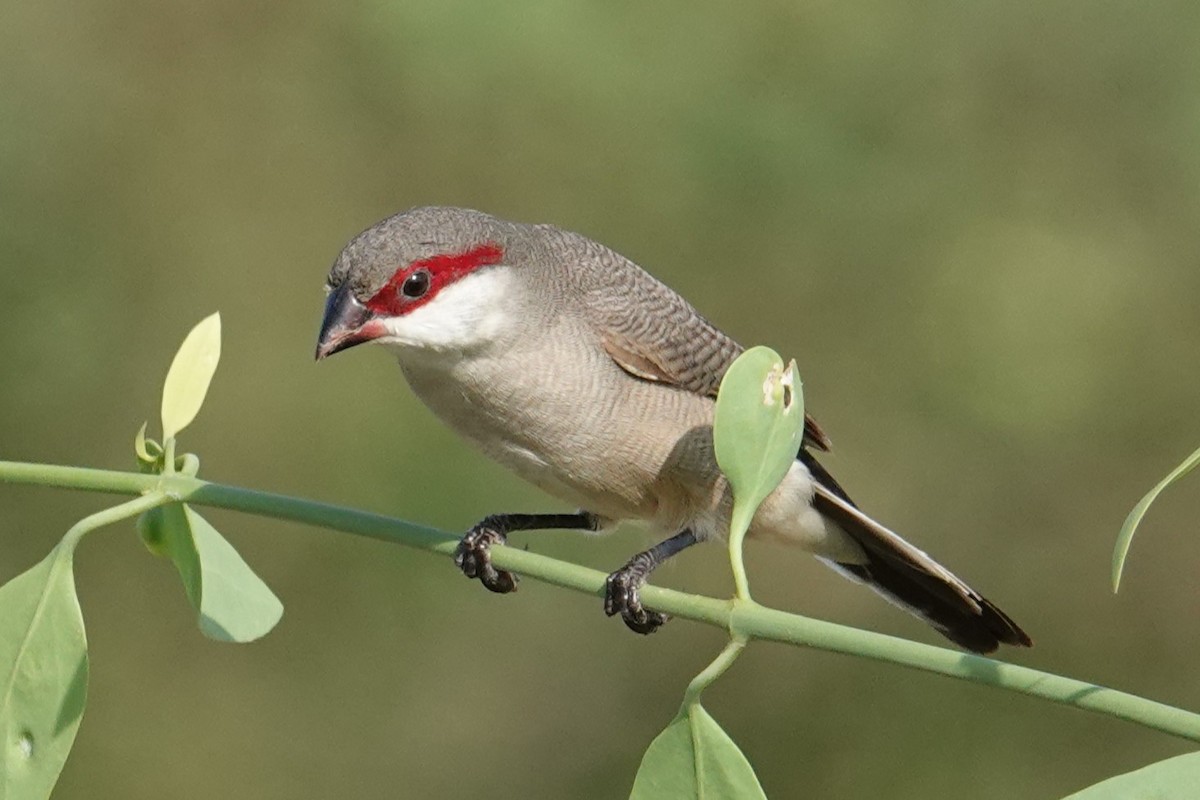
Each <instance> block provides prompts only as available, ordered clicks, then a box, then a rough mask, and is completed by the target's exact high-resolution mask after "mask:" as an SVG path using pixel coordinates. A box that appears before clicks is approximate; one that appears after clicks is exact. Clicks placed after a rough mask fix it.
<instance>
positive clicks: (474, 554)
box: [454, 511, 600, 594]
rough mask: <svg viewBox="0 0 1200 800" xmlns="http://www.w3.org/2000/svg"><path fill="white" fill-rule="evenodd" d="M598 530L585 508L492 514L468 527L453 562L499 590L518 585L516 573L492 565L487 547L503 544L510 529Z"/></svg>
mask: <svg viewBox="0 0 1200 800" xmlns="http://www.w3.org/2000/svg"><path fill="white" fill-rule="evenodd" d="M549 529H557V530H588V531H598V530H600V518H599V517H597V516H596V515H595V514H591V513H589V512H587V511H580V512H578V513H575V514H493V515H492V516H490V517H488V518H487V519H484V520H483V521H481V522H479V523H478V524H476V525H475V526H474V527H473V528H471V530H469V531H467V533H466V535H465V536H463V538H462V540H461V541H460V542H459V543H458V549H457V550H456V551H455V552H454V563H455V565H456V566H457V567H458V568H459V569H461V570H462V571H463V574H464V575H466V576H467V577H468V578H479V582H480V583H482V584H483V585H484V586H486V587H487V588H488V589H491V590H492V591H493V592H497V593H499V594H506V593H508V592H514V591H516V589H517V576H516V575H514V574H512V573H511V572H508V571H507V570H498V569H496V568H495V567H493V566H492V554H491V552H490V548H491V546H492V545H493V544H497V543H499V544H504V543H505V542H507V541H508V534H510V533H512V532H513V531H536V530H549Z"/></svg>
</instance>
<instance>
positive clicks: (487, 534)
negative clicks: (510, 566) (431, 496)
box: [454, 519, 517, 594]
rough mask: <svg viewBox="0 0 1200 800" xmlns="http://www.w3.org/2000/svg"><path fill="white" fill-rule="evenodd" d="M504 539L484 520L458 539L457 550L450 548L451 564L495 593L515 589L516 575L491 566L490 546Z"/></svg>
mask: <svg viewBox="0 0 1200 800" xmlns="http://www.w3.org/2000/svg"><path fill="white" fill-rule="evenodd" d="M507 541H508V537H507V536H505V535H504V532H503V531H501V530H497V529H496V528H495V527H492V526H490V525H489V524H488V520H486V519H485V520H484V521H483V522H481V523H479V524H478V525H476V526H475V527H474V528H471V530H469V531H467V534H466V535H465V536H463V537H462V540H461V541H459V543H458V549H457V550H455V551H454V564H455V566H457V567H458V568H459V569H461V570H462V572H463V574H464V575H466V576H467V577H468V578H479V582H480V583H482V584H483V585H484V586H486V587H487V588H488V589H490V590H491V591H493V592H496V593H497V594H508V593H509V592H515V591H516V590H517V576H516V575H514V574H513V573H511V572H508V571H507V570H503V569H499V570H498V569H496V568H495V567H493V566H492V553H491V547H492V545H494V544H504V543H505V542H507Z"/></svg>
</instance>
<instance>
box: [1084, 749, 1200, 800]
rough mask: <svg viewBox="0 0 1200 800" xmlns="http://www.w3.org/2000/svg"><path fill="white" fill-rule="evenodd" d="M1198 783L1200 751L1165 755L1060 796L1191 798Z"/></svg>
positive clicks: (1095, 799) (1102, 799) (1116, 799)
mask: <svg viewBox="0 0 1200 800" xmlns="http://www.w3.org/2000/svg"><path fill="white" fill-rule="evenodd" d="M1197 786H1200V753H1188V754H1187V755H1183V756H1175V757H1174V758H1168V759H1167V760H1166V761H1159V762H1158V763H1157V764H1151V765H1150V766H1148V767H1142V768H1141V769H1139V770H1135V771H1133V772H1127V773H1125V774H1124V775H1118V776H1117V777H1115V778H1109V779H1108V780H1106V781H1101V782H1100V783H1097V784H1095V785H1094V786H1089V787H1088V788H1086V789H1084V790H1083V791H1081V792H1076V793H1075V794H1073V795H1070V796H1069V797H1066V798H1064V799H1063V800H1130V798H1145V800H1193V798H1195V797H1196V787H1197Z"/></svg>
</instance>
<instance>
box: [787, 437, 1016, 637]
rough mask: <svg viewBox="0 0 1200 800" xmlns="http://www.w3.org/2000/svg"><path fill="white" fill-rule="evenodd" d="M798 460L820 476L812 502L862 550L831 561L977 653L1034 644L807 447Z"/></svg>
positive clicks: (1001, 613) (946, 635) (814, 475)
mask: <svg viewBox="0 0 1200 800" xmlns="http://www.w3.org/2000/svg"><path fill="white" fill-rule="evenodd" d="M800 460H801V461H802V462H803V463H804V465H805V466H806V467H808V470H809V472H810V473H811V474H812V476H813V479H814V481H815V482H816V484H817V486H816V491H815V493H814V495H813V505H814V506H815V507H816V509H817V510H818V511H819V512H821V514H822V515H823V516H825V517H826V518H828V519H829V520H830V521H832V522H834V523H835V524H836V525H837V526H838V527H839V528H841V529H842V530H843V531H845V532H846V533H847V534H848V535H849V536H850V537H851V538H852V539H853V540H854V541H855V542H856V543H857V544H858V545H859V546H860V547H861V548H862V550H863V552H864V554H865V555H866V560H865V562H864V563H861V564H852V563H835V562H828V563H830V565H831V566H833V567H834V568H836V569H837V570H839V571H840V572H842V573H843V574H845V575H847V576H848V577H851V578H854V579H855V580H859V581H862V582H863V583H865V584H867V585H868V586H870V587H871V588H872V589H874V590H875V591H877V592H879V593H880V594H882V595H883V596H884V597H885V598H887V599H888V600H891V601H892V602H894V603H896V604H897V605H899V606H901V607H903V608H904V609H906V610H908V611H910V612H912V613H913V614H916V615H917V616H919V617H921V618H922V619H924V620H925V621H926V622H928V623H929V624H930V625H932V626H933V627H934V628H935V629H937V631H938V632H939V633H941V634H942V635H943V636H945V637H946V638H947V639H949V640H950V641H952V642H954V643H955V644H957V645H959V646H960V647H963V648H966V649H967V650H971V651H973V652H976V653H990V652H992V651H993V650H995V649H996V648H998V647H999V646H1000V645H1001V644H1010V645H1016V646H1018V647H1030V646H1032V645H1033V640H1031V639H1030V638H1029V635H1028V634H1027V633H1025V631H1023V630H1021V627H1020V626H1019V625H1017V624H1016V623H1015V622H1013V620H1012V619H1011V618H1010V617H1009V616H1008V615H1007V614H1005V613H1004V612H1003V611H1001V610H1000V609H999V608H998V607H996V606H995V605H994V604H993V603H991V602H990V601H989V600H988V599H987V598H985V597H983V596H982V595H980V594H979V593H978V592H976V591H974V590H973V589H971V587H969V586H967V585H966V584H965V583H963V582H962V581H961V580H959V579H958V578H957V577H956V576H955V575H954V574H952V573H951V572H950V571H949V570H947V569H946V568H945V567H942V566H941V565H940V564H938V563H937V562H936V561H934V560H933V559H931V558H930V557H929V556H928V555H926V554H925V553H924V552H922V551H921V550H919V549H917V548H916V547H914V546H912V545H911V544H909V543H908V542H906V541H904V540H903V539H901V538H900V537H899V536H897V535H896V534H894V533H892V532H891V531H890V530H888V529H887V528H884V527H883V526H882V525H880V524H879V523H877V522H875V521H874V520H872V519H871V518H870V517H868V516H866V515H865V514H863V513H862V512H861V511H859V510H858V508H857V507H856V506H855V505H854V502H853V501H852V500H851V499H850V498H849V496H848V495H847V494H846V492H845V490H843V489H842V487H841V486H839V485H838V483H837V481H835V480H834V479H833V477H832V476H831V475H830V474H829V473H828V472H827V471H826V470H825V468H824V467H822V466H821V465H820V464H819V463H818V462H817V460H816V459H815V458H814V457H813V456H812V455H811V454H810V453H808V452H806V451H801V453H800Z"/></svg>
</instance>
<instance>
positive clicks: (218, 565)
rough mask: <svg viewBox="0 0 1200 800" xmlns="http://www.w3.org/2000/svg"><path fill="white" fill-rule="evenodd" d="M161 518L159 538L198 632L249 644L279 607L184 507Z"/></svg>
mask: <svg viewBox="0 0 1200 800" xmlns="http://www.w3.org/2000/svg"><path fill="white" fill-rule="evenodd" d="M159 510H161V511H162V512H163V514H162V516H161V518H160V520H159V521H158V524H159V532H160V535H161V536H162V538H163V540H164V541H165V542H166V549H167V552H168V554H169V555H170V556H171V560H172V561H174V562H175V567H176V568H177V569H178V570H179V576H180V577H181V578H182V579H183V588H184V590H185V591H186V592H187V596H188V600H189V602H191V604H192V607H193V608H195V609H196V613H197V616H198V622H199V625H200V632H201V633H203V634H204V635H205V636H207V637H209V638H210V639H215V640H217V641H220V642H251V641H254V640H255V639H258V638H259V637H261V636H264V635H266V634H267V633H268V632H270V630H271V629H272V628H274V627H275V624H276V623H277V622H279V619H280V617H282V616H283V604H282V603H280V602H279V598H277V597H276V596H275V595H274V594H273V593H272V592H271V590H270V589H269V588H267V585H266V584H265V583H263V582H262V579H261V578H259V577H258V576H257V575H255V574H254V571H253V570H251V569H250V567H249V566H248V565H247V564H246V562H245V561H243V560H242V557H241V556H240V555H238V552H237V551H236V550H234V549H233V545H231V544H230V543H229V542H227V541H226V540H225V537H223V536H221V534H220V533H218V532H217V529H216V528H214V527H213V526H212V525H210V524H209V522H208V520H206V519H204V517H202V516H200V515H199V514H197V513H196V512H195V511H193V510H192V509H191V508H189V507H188V506H187V505H185V504H182V503H178V504H174V505H170V506H164V507H163V508H162V509H159Z"/></svg>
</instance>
